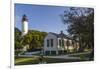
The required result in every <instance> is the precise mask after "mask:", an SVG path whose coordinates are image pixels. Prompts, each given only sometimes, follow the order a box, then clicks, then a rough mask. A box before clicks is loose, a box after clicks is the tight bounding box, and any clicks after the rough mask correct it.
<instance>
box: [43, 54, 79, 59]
mask: <svg viewBox="0 0 100 69" xmlns="http://www.w3.org/2000/svg"><path fill="white" fill-rule="evenodd" d="M44 57H47V58H59V59H80V57H69V56H68V55H60V56H44Z"/></svg>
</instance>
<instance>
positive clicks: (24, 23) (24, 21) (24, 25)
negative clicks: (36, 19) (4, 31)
mask: <svg viewBox="0 0 100 69" xmlns="http://www.w3.org/2000/svg"><path fill="white" fill-rule="evenodd" d="M27 33H28V19H27V16H26V15H23V17H22V37H23V36H25V35H26V34H27Z"/></svg>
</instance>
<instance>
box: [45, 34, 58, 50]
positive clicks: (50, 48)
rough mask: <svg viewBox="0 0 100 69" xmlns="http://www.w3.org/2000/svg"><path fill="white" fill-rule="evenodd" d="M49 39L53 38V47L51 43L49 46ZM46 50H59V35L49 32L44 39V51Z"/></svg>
mask: <svg viewBox="0 0 100 69" xmlns="http://www.w3.org/2000/svg"><path fill="white" fill-rule="evenodd" d="M47 39H53V47H51V45H50V46H49V47H47ZM50 44H51V42H50ZM46 50H48V51H53V50H57V37H56V36H55V35H53V34H51V33H49V34H48V35H47V36H46V37H45V39H44V51H46Z"/></svg>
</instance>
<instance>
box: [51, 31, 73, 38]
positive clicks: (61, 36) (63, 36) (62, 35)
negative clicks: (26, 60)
mask: <svg viewBox="0 0 100 69" xmlns="http://www.w3.org/2000/svg"><path fill="white" fill-rule="evenodd" d="M50 33H51V34H53V35H55V36H57V38H67V39H72V38H70V37H68V35H66V34H64V33H63V34H57V33H52V32H50Z"/></svg>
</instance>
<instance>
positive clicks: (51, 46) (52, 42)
mask: <svg viewBox="0 0 100 69" xmlns="http://www.w3.org/2000/svg"><path fill="white" fill-rule="evenodd" d="M51 47H53V39H51Z"/></svg>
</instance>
